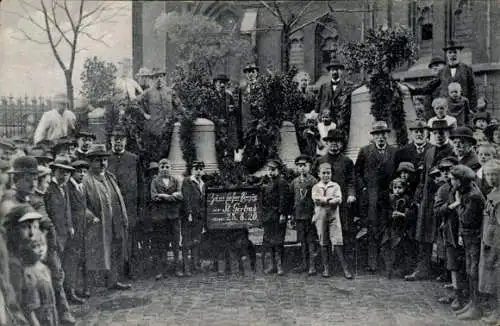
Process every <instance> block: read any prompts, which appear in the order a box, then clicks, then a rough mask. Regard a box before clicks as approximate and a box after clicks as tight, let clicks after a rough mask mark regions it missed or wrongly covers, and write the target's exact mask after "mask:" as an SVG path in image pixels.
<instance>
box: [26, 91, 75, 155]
mask: <svg viewBox="0 0 500 326" xmlns="http://www.w3.org/2000/svg"><path fill="white" fill-rule="evenodd" d="M68 104H69V102H68V98H67V97H66V95H65V94H57V95H56V96H54V98H53V99H52V105H53V106H54V108H53V109H52V110H50V111H47V112H45V113H44V114H43V115H42V118H41V119H40V122H39V123H38V126H37V127H36V130H35V135H34V136H33V142H34V144H35V145H36V144H38V143H39V142H40V141H42V140H52V141H54V140H57V139H59V138H61V137H65V136H69V135H71V134H72V133H73V132H74V130H75V124H76V116H75V114H74V113H73V112H72V111H70V110H68Z"/></svg>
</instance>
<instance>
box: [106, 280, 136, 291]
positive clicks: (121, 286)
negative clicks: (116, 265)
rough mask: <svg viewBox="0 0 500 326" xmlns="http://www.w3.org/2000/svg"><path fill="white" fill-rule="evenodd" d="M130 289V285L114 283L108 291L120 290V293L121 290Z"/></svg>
mask: <svg viewBox="0 0 500 326" xmlns="http://www.w3.org/2000/svg"><path fill="white" fill-rule="evenodd" d="M130 288H132V285H131V284H128V283H121V282H116V283H115V284H113V285H112V286H111V287H110V288H109V289H110V290H120V291H122V290H128V289H130Z"/></svg>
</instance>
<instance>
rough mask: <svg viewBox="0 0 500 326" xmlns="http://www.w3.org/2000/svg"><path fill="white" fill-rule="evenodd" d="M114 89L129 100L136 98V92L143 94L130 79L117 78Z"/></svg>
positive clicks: (138, 86) (139, 87)
mask: <svg viewBox="0 0 500 326" xmlns="http://www.w3.org/2000/svg"><path fill="white" fill-rule="evenodd" d="M116 87H117V88H118V89H119V90H120V91H121V92H122V95H123V97H125V96H128V98H129V99H131V100H134V99H135V98H136V96H135V93H136V91H139V94H141V93H143V90H142V88H141V86H140V85H139V84H138V83H137V82H136V81H135V80H133V79H132V78H127V77H118V78H117V79H116Z"/></svg>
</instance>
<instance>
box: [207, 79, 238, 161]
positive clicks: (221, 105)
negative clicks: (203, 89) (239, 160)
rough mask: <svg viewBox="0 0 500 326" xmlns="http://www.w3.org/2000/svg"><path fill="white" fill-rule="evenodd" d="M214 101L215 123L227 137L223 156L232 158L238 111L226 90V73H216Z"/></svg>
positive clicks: (231, 95)
mask: <svg viewBox="0 0 500 326" xmlns="http://www.w3.org/2000/svg"><path fill="white" fill-rule="evenodd" d="M213 82H214V88H215V94H216V96H217V99H216V101H217V102H216V103H215V105H214V107H213V115H214V117H215V118H216V121H214V123H215V124H219V125H220V126H221V127H222V130H221V133H223V136H224V137H227V139H228V141H229V144H230V148H224V149H222V150H223V151H225V153H226V155H225V156H228V155H229V156H230V157H231V158H233V155H234V151H235V150H236V149H238V146H239V143H238V112H237V110H236V102H235V99H234V96H233V94H232V93H231V92H230V91H229V90H228V88H227V87H228V83H229V78H228V77H227V76H226V75H217V76H216V77H215V78H214V80H213Z"/></svg>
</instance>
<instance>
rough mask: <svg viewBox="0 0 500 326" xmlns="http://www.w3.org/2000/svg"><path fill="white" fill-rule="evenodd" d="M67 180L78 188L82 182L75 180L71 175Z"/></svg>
mask: <svg viewBox="0 0 500 326" xmlns="http://www.w3.org/2000/svg"><path fill="white" fill-rule="evenodd" d="M69 181H71V183H72V184H74V185H75V187H76V188H80V187H81V186H82V184H81V183H78V182H76V180H75V179H73V177H71V178H69Z"/></svg>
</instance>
